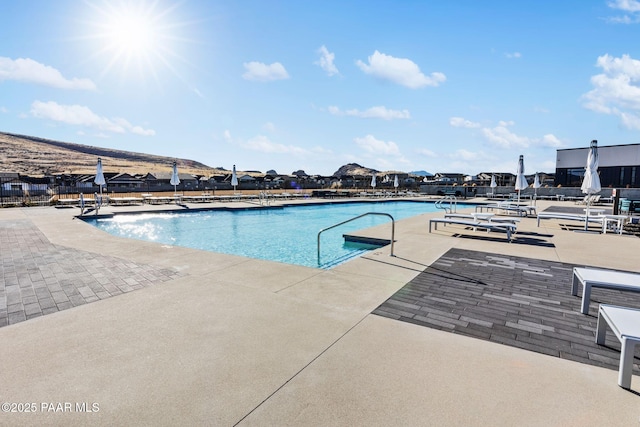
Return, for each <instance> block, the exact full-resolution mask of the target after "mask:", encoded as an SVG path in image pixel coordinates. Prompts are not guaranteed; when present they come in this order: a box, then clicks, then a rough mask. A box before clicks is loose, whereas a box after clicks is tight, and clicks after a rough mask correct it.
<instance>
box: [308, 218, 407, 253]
mask: <svg viewBox="0 0 640 427" xmlns="http://www.w3.org/2000/svg"><path fill="white" fill-rule="evenodd" d="M367 215H384V216H388V217H389V218H391V254H390V255H391V256H394V255H393V240H394V237H395V228H396V220H395V219H393V216H391V214H388V213H385V212H366V213H363V214H361V215H358V216H356V217H353V218H351V219H348V220H346V221H342V222H339V223H338V224H334V225H332V226H330V227H327V228H323V229H322V230H320V231H319V232H318V265H320V235H321V234H322V233H324V232H325V231H327V230H331V229H332V228H336V227H339V226H341V225H343V224H346V223H348V222H351V221H355V220H356V219H359V218H362V217H363V216H367Z"/></svg>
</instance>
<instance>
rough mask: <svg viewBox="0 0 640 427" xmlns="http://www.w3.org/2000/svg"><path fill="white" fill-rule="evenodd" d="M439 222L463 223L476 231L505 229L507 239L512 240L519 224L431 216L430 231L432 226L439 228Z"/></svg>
mask: <svg viewBox="0 0 640 427" xmlns="http://www.w3.org/2000/svg"><path fill="white" fill-rule="evenodd" d="M438 224H445V225H447V224H456V225H463V226H465V227H471V228H473V230H474V231H475V230H476V229H478V228H480V229H484V230H487V231H503V232H505V233H507V241H508V242H509V243H510V242H511V236H512V234H513V233H515V232H516V230H517V226H516V225H515V224H509V223H503V222H500V223H496V222H475V221H473V220H465V219H459V218H431V219H430V220H429V233H431V226H432V225H434V228H435V229H436V230H437V229H438Z"/></svg>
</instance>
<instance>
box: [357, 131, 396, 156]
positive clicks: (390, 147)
mask: <svg viewBox="0 0 640 427" xmlns="http://www.w3.org/2000/svg"><path fill="white" fill-rule="evenodd" d="M354 142H355V143H356V145H357V146H358V147H360V148H362V149H363V150H365V151H367V152H369V153H371V154H375V155H387V156H399V155H400V149H399V148H398V144H396V143H395V142H393V141H389V142H384V141H381V140H379V139H376V138H375V137H374V136H373V135H367V136H365V137H363V138H355V139H354Z"/></svg>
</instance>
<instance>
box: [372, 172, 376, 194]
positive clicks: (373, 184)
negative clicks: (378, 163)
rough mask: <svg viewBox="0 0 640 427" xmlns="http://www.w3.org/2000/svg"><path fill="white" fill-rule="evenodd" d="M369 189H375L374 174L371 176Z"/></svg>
mask: <svg viewBox="0 0 640 427" xmlns="http://www.w3.org/2000/svg"><path fill="white" fill-rule="evenodd" d="M371 188H372V189H374V190H375V189H376V173H375V172H374V173H373V175H372V176H371Z"/></svg>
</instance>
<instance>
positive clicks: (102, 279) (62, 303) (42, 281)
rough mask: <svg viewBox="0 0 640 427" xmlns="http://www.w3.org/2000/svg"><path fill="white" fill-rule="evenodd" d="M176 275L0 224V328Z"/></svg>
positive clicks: (19, 223) (22, 223) (18, 224)
mask: <svg viewBox="0 0 640 427" xmlns="http://www.w3.org/2000/svg"><path fill="white" fill-rule="evenodd" d="M181 275H183V274H182V273H179V272H176V271H172V270H169V269H159V268H157V267H155V266H152V265H145V264H140V263H135V262H130V261H127V260H124V259H120V258H115V257H111V256H105V255H100V254H97V253H93V252H87V251H82V250H77V249H72V248H67V247H64V246H59V245H54V244H52V243H50V242H49V241H48V240H47V238H46V237H45V236H44V234H43V233H42V232H41V231H40V230H39V229H38V228H37V227H35V226H34V225H33V224H32V223H31V222H30V221H29V220H16V221H3V222H0V327H2V326H6V325H8V324H13V323H17V322H21V321H24V320H28V319H31V318H33V317H37V316H42V315H45V314H49V313H54V312H56V311H60V310H65V309H67V308H71V307H75V306H78V305H82V304H86V303H89V302H93V301H98V300H101V299H105V298H109V297H111V296H114V295H119V294H122V293H125V292H130V291H133V290H135V289H140V288H143V287H145V286H150V285H153V284H156V283H162V282H165V281H167V280H171V279H173V278H175V277H179V276H181Z"/></svg>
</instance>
